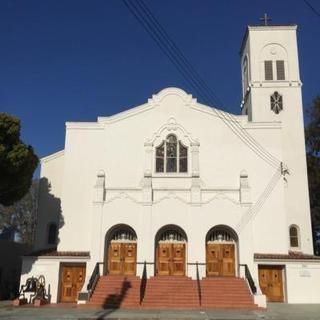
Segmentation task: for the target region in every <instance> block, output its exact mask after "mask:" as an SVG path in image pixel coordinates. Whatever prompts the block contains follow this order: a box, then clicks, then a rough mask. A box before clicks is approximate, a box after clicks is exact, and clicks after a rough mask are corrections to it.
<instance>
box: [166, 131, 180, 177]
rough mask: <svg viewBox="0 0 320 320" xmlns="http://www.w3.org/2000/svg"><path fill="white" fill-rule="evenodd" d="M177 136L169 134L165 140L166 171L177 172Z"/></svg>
mask: <svg viewBox="0 0 320 320" xmlns="http://www.w3.org/2000/svg"><path fill="white" fill-rule="evenodd" d="M177 149H178V146H177V138H176V136H174V135H173V134H171V135H169V136H168V137H167V140H166V151H167V155H166V160H167V161H166V162H167V165H166V168H167V170H166V171H167V172H177Z"/></svg>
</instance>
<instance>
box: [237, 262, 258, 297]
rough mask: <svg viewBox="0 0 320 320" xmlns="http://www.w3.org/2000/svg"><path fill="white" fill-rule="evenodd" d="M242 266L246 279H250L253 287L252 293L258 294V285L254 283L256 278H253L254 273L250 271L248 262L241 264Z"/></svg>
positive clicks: (250, 284) (251, 287) (249, 281)
mask: <svg viewBox="0 0 320 320" xmlns="http://www.w3.org/2000/svg"><path fill="white" fill-rule="evenodd" d="M240 266H242V267H244V271H245V276H246V279H247V281H248V284H249V287H250V289H251V292H252V294H256V293H257V287H256V285H255V283H254V280H253V278H252V275H251V273H250V270H249V267H248V265H247V264H240Z"/></svg>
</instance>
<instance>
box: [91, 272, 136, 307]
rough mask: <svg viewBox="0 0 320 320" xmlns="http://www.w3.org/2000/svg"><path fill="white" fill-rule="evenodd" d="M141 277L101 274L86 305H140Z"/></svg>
mask: <svg viewBox="0 0 320 320" xmlns="http://www.w3.org/2000/svg"><path fill="white" fill-rule="evenodd" d="M140 283H141V279H140V278H139V277H134V276H126V277H125V276H101V277H100V278H99V281H98V283H97V286H96V288H95V290H94V293H93V295H92V296H91V299H90V301H89V303H87V305H88V306H96V307H102V308H105V309H107V308H112V309H115V308H127V309H136V308H139V306H140Z"/></svg>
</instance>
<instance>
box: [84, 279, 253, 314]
mask: <svg viewBox="0 0 320 320" xmlns="http://www.w3.org/2000/svg"><path fill="white" fill-rule="evenodd" d="M199 284H200V290H199ZM140 291H141V279H140V278H139V277H124V276H102V277H100V278H99V281H98V284H97V286H96V289H95V291H94V293H93V295H92V297H91V299H90V301H89V302H88V303H87V306H96V307H103V308H126V309H181V310H187V309H188V310H191V309H197V310H198V309H257V306H256V305H255V304H254V303H253V297H252V296H251V293H250V291H249V288H248V285H247V283H246V281H245V280H243V279H240V278H220V277H214V278H204V279H203V280H200V282H199V283H198V282H197V280H192V279H191V278H189V277H178V276H170V277H169V276H168V277H167V276H161V277H160V276H158V277H151V278H150V279H148V280H147V282H146V285H145V290H144V298H143V301H142V303H141V304H140ZM142 291H143V290H142Z"/></svg>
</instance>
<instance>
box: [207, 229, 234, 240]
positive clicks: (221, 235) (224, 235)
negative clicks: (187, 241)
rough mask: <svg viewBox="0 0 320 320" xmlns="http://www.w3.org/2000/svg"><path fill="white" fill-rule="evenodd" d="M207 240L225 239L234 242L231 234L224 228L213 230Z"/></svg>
mask: <svg viewBox="0 0 320 320" xmlns="http://www.w3.org/2000/svg"><path fill="white" fill-rule="evenodd" d="M207 239H208V241H212V242H219V241H227V242H235V239H234V238H233V236H232V235H231V234H230V233H229V232H228V231H225V230H214V231H212V232H211V233H210V234H209V236H208V238H207Z"/></svg>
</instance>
